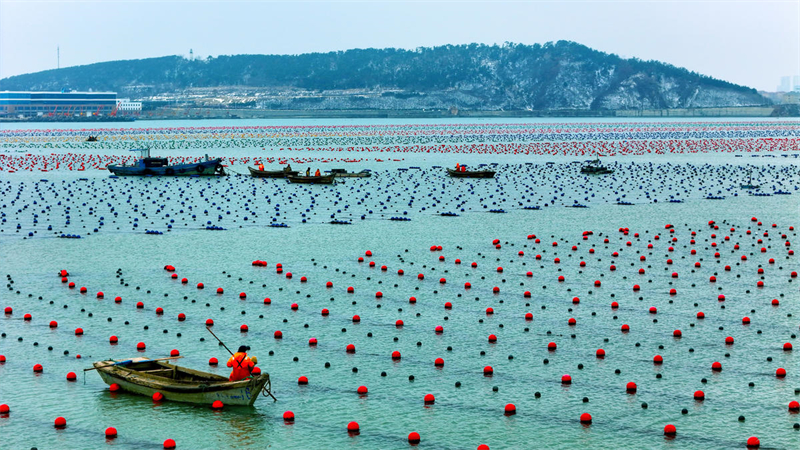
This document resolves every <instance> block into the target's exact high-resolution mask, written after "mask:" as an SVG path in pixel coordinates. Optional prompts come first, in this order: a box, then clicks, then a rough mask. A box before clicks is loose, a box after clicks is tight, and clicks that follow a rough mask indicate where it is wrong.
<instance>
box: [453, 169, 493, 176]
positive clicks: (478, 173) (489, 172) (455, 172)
mask: <svg viewBox="0 0 800 450" xmlns="http://www.w3.org/2000/svg"><path fill="white" fill-rule="evenodd" d="M494 173H495V172H494V171H493V170H466V171H459V170H453V169H447V174H448V175H450V176H451V177H453V178H494Z"/></svg>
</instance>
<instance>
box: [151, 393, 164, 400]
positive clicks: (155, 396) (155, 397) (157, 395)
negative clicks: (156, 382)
mask: <svg viewBox="0 0 800 450" xmlns="http://www.w3.org/2000/svg"><path fill="white" fill-rule="evenodd" d="M162 400H164V394H162V393H161V392H153V401H154V402H160V401H162Z"/></svg>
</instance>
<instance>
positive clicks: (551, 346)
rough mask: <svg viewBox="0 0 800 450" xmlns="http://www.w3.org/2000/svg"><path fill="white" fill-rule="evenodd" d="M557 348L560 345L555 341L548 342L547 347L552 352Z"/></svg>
mask: <svg viewBox="0 0 800 450" xmlns="http://www.w3.org/2000/svg"><path fill="white" fill-rule="evenodd" d="M556 348H558V345H556V343H555V342H550V343H548V344H547V349H548V350H550V351H551V352H552V351H553V350H555V349H556Z"/></svg>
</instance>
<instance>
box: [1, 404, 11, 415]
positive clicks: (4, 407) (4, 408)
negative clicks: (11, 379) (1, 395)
mask: <svg viewBox="0 0 800 450" xmlns="http://www.w3.org/2000/svg"><path fill="white" fill-rule="evenodd" d="M9 412H11V408H9V407H8V405H6V404H5V403H3V404H2V405H0V414H8V413H9Z"/></svg>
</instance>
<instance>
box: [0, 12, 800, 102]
mask: <svg viewBox="0 0 800 450" xmlns="http://www.w3.org/2000/svg"><path fill="white" fill-rule="evenodd" d="M561 39H566V40H571V41H575V42H579V43H581V44H584V45H587V46H589V47H592V48H595V49H598V50H601V51H605V52H610V53H616V54H618V55H620V56H625V57H634V56H635V57H638V58H641V59H657V60H661V61H664V62H668V63H671V64H673V65H676V66H681V67H686V68H688V69H690V70H693V71H696V72H699V73H702V74H706V75H711V76H713V77H716V78H721V79H724V80H728V81H732V82H735V83H739V84H743V85H747V86H750V87H755V88H757V89H764V90H769V91H774V90H775V89H776V87H777V85H778V84H779V83H780V77H781V76H784V75H800V0H788V1H661V0H654V1H641V0H638V1H637V0H631V1H599V0H590V1H535V0H531V1H469V2H468V1H438V2H431V1H349V2H345V1H334V0H320V1H293V2H285V1H175V0H173V1H142V0H139V1H122V0H106V1H67V0H50V1H38V0H21V1H9V0H0V78H5V77H8V76H11V75H18V74H22V73H29V72H36V71H40V70H45V69H52V68H55V67H56V47H57V46H60V48H61V67H66V66H74V65H82V64H89V63H94V62H100V61H111V60H118V59H138V58H148V57H154V56H164V55H176V54H177V55H188V53H189V49H190V48H191V49H194V54H195V56H196V57H197V56H200V57H205V56H208V55H214V56H216V55H220V54H298V53H307V52H327V51H332V50H346V49H350V48H367V47H374V48H383V47H397V48H416V47H422V46H425V47H427V46H435V45H442V44H465V43H471V42H478V43H486V44H494V43H498V44H502V43H503V42H506V41H510V42H518V43H522V44H534V43H544V42H547V41H557V40H561ZM0 88H1V87H0Z"/></svg>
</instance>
